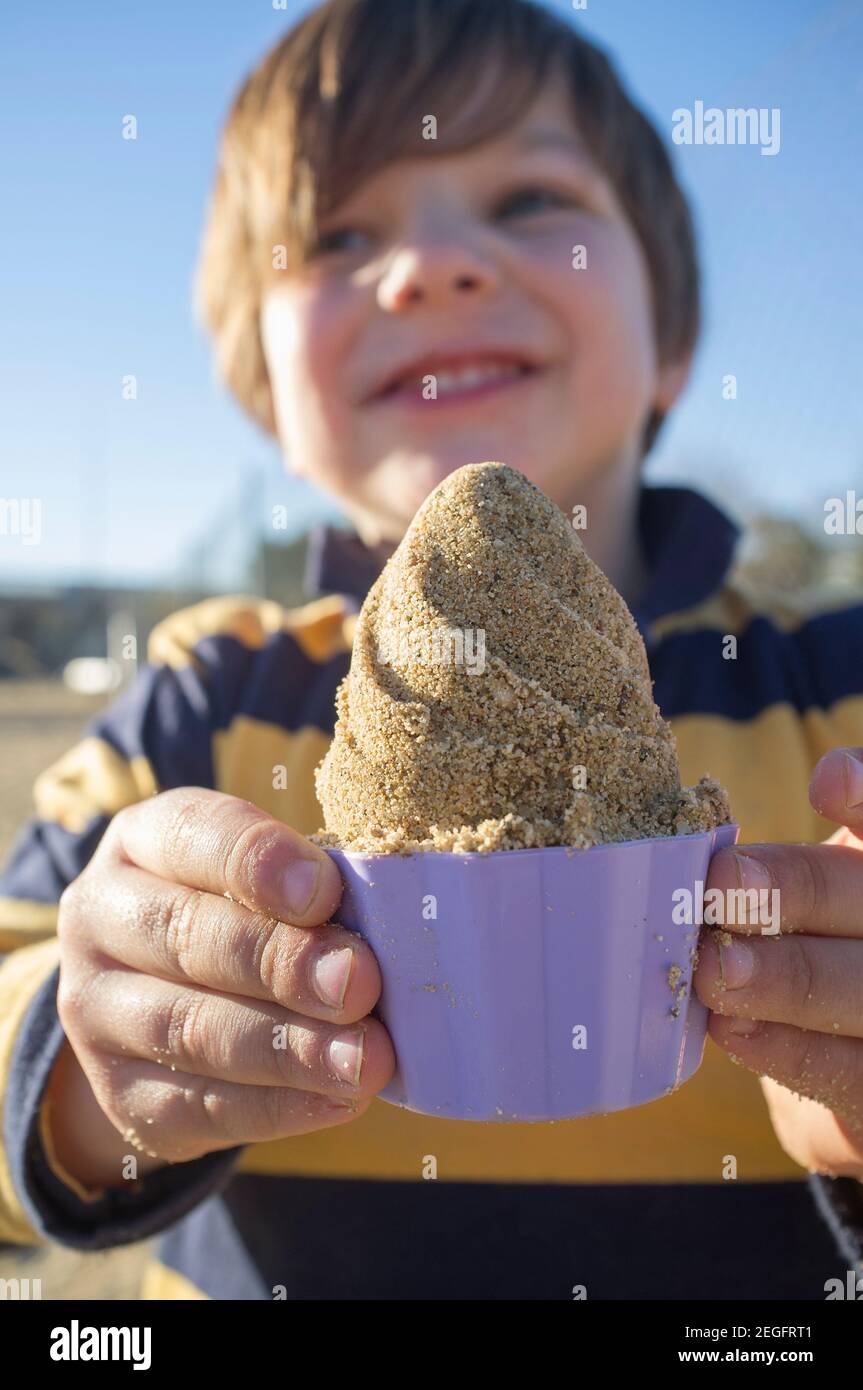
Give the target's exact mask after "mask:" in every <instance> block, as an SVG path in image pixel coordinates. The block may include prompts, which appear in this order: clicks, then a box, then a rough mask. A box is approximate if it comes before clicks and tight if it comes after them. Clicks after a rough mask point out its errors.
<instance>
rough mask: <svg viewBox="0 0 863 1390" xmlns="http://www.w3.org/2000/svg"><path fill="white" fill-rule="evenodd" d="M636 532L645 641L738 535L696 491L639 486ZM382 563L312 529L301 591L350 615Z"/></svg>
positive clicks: (345, 535) (687, 601) (351, 542)
mask: <svg viewBox="0 0 863 1390" xmlns="http://www.w3.org/2000/svg"><path fill="white" fill-rule="evenodd" d="M638 526H639V531H640V534H641V539H642V545H643V546H644V553H645V557H646V560H647V564H648V569H649V579H648V582H647V586H646V588H645V591H644V593H643V594H642V596H641V599H640V600H639V602H638V603H637V604H636V605H635V607H634V608H633V617H634V618H635V621H636V623H637V624H638V627H639V629H640V631H641V633H642V636H645V635H646V634H647V632H648V630H649V628H650V625H651V624H652V623H654V622H655V621H656V619H657V618H661V617H664V616H665V615H666V614H668V613H678V612H681V611H683V610H685V609H688V608H693V607H694V606H695V605H696V604H698V603H702V602H703V601H704V600H705V599H707V598H709V597H710V595H711V594H713V593H715V592H716V590H717V589H718V588H719V587H720V585H721V584H722V582H723V580H724V579H725V577H726V575H727V573H728V570H729V569H730V567H731V562H732V559H733V555H734V549H735V546H736V544H737V540H738V538H739V535H740V531H739V528H738V527H737V526H736V525H735V523H734V522H733V521H731V520H730V518H729V517H727V516H726V515H725V513H724V512H723V511H721V510H720V509H719V507H717V506H715V505H714V503H713V502H710V501H709V500H708V499H707V498H706V497H704V496H702V494H701V493H700V492H695V491H694V490H693V489H692V488H687V487H647V486H645V485H642V487H641V493H640V497H639V504H638ZM382 569H383V562H382V561H381V559H380V557H379V556H378V555H377V554H376V553H375V552H374V551H372V550H370V549H369V548H368V547H367V546H366V545H364V543H363V542H362V541H361V540H360V538H359V536H358V535H356V534H355V532H353V531H345V530H342V529H340V528H338V527H335V526H318V527H316V528H315V529H314V530H313V531H312V533H311V535H310V538H309V547H308V551H307V555H306V568H305V575H304V586H305V589H306V591H307V592H308V593H309V595H310V596H315V595H319V594H325V593H326V594H330V593H338V594H343V595H345V597H347V598H348V599H350V600H352V601H353V602H352V606H354V607H356V608H358V607H359V605H360V604H361V603H362V601H363V599H364V598H365V596H366V594H367V593H368V591H369V589H370V588H371V586H372V584H373V583H374V581H375V580H376V579H377V577H378V575H379V574H380V572H381V570H382Z"/></svg>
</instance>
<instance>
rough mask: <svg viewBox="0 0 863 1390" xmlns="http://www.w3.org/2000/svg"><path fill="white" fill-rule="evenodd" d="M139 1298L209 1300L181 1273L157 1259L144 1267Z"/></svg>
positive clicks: (164, 1300) (165, 1300)
mask: <svg viewBox="0 0 863 1390" xmlns="http://www.w3.org/2000/svg"><path fill="white" fill-rule="evenodd" d="M141 1298H142V1299H149V1300H151V1301H152V1300H160V1301H162V1302H168V1301H169V1300H172V1299H174V1300H176V1299H183V1300H186V1301H189V1300H193V1299H194V1300H198V1301H201V1302H204V1303H207V1302H209V1299H208V1298H207V1295H206V1294H205V1293H201V1290H200V1289H199V1288H196V1287H195V1285H194V1284H193V1283H192V1282H191V1280H190V1279H185V1278H184V1277H183V1275H182V1274H178V1273H177V1271H176V1270H175V1269H169V1268H168V1266H167V1265H163V1264H160V1263H159V1261H158V1260H151V1261H150V1263H149V1264H148V1265H147V1266H146V1268H145V1269H144V1277H143V1279H142V1281H141Z"/></svg>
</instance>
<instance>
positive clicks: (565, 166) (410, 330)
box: [261, 78, 685, 544]
mask: <svg viewBox="0 0 863 1390" xmlns="http://www.w3.org/2000/svg"><path fill="white" fill-rule="evenodd" d="M438 114H439V119H440V120H443V119H444V116H443V114H442V113H438ZM580 248H583V249H580ZM261 336H262V341H263V346H264V352H265V355H266V359H267V366H268V370H269V375H270V381H271V389H272V394H273V406H274V411H275V416H276V421H277V424H278V430H279V436H280V440H281V443H282V447H283V449H284V453H285V457H286V459H287V462H288V464H289V466H290V467H291V468H292V469H294V470H295V471H296V472H298V473H301V474H303V475H305V476H307V477H308V478H309V479H310V480H311V481H313V482H314V483H316V484H318V485H319V486H321V487H322V488H324V489H325V490H326V491H327V492H328V493H329V494H330V495H331V496H332V497H333V498H335V500H336V501H338V502H339V503H340V505H341V506H342V508H343V509H344V511H345V512H346V513H347V515H348V516H349V517H350V519H351V520H352V521H353V523H354V525H355V526H356V527H357V528H358V530H359V531H360V534H361V535H362V536H363V539H364V540H366V542H367V543H368V544H381V543H387V544H392V543H396V542H397V541H398V540H400V538H401V536H402V535H403V534H404V531H405V529H406V527H407V525H408V524H409V523H410V521H411V519H412V517H413V515H414V513H415V511H416V510H417V508H418V507H419V506H420V504H421V503H422V502H423V501H424V499H425V497H426V496H427V495H428V493H429V492H430V491H431V490H432V488H434V487H435V486H436V485H437V483H439V482H440V481H441V479H442V478H444V477H446V476H447V475H448V474H449V473H451V472H453V471H454V470H455V469H456V468H460V467H461V466H462V465H463V464H466V463H474V462H480V461H484V460H498V461H501V462H504V463H508V464H510V465H511V466H512V467H514V468H517V469H519V470H520V471H521V472H523V473H525V474H526V475H527V476H528V477H529V478H530V479H531V480H532V481H534V482H536V483H537V484H538V485H539V486H540V487H542V488H543V489H544V491H545V492H547V493H548V495H549V496H551V497H552V498H553V499H554V500H555V501H556V502H557V503H558V504H559V505H560V506H562V507H564V508H565V509H567V510H569V508H570V507H571V506H572V504H573V503H574V502H575V501H588V499H590V500H591V501H596V503H597V505H600V504H601V505H602V506H609V505H611V506H614V505H615V504H616V503H615V499H619V498H620V497H622V496H624V495H628V494H630V493H632V492H633V491H634V481H635V476H636V472H637V468H638V464H639V461H640V449H639V444H640V440H641V436H642V432H643V428H644V424H645V421H646V419H647V418H648V416H649V414H650V411H651V410H652V408H653V407H654V405H656V404H659V405H660V408H662V409H667V408H668V406H669V405H670V404H671V402H672V400H673V399H674V397H675V396H676V394H677V393H678V391H679V389H680V387H681V386H682V382H683V379H684V376H685V371H684V368H683V367H680V366H678V367H674V368H663V367H660V366H659V364H658V359H657V349H656V343H655V335H654V323H653V315H652V307H651V292H650V281H649V276H648V271H647V266H646V263H645V258H644V253H643V251H642V248H641V244H640V242H639V239H638V237H637V235H636V232H635V230H634V229H633V227H632V226H631V224H630V222H629V221H628V219H627V217H626V214H625V212H624V211H623V209H622V208H621V205H620V203H619V201H618V198H617V196H616V194H615V192H614V189H613V187H612V185H611V183H610V182H609V181H608V180H607V179H606V177H605V176H604V175H603V173H602V172H601V171H600V170H599V168H598V167H597V166H596V164H595V163H594V162H593V161H592V160H591V158H590V156H589V154H588V152H587V149H586V147H585V146H584V144H583V143H582V142H581V140H580V139H579V137H578V135H577V133H576V127H575V123H574V120H573V117H572V114H571V109H570V103H569V98H568V95H567V91H566V88H565V86H564V84H563V81H562V79H559V78H558V80H557V81H556V83H555V84H549V85H548V86H547V87H546V89H545V90H544V92H543V94H542V96H541V97H540V98H539V99H538V100H537V101H536V102H535V103H534V105H533V107H532V108H531V109H530V110H529V111H528V112H527V113H526V114H525V116H524V117H523V118H522V120H521V121H520V122H519V123H518V124H517V125H516V126H514V127H512V128H511V129H510V130H509V131H507V132H505V133H504V134H503V135H502V136H497V137H495V138H493V139H491V140H486V141H483V142H482V143H480V144H477V145H475V146H473V147H472V148H469V149H466V150H462V151H459V152H457V153H449V154H435V152H434V145H433V142H430V152H429V154H428V156H425V155H424V156H422V157H419V158H416V157H415V158H409V159H400V160H398V161H396V162H394V163H392V164H390V165H388V166H386V167H385V168H383V169H382V170H380V171H379V172H378V173H377V174H376V175H374V176H373V177H372V178H370V179H369V180H367V181H366V183H364V184H363V185H362V186H361V187H360V188H359V189H358V190H357V191H356V192H355V193H354V194H353V195H352V196H351V197H350V198H349V199H348V200H347V201H346V202H344V203H343V205H342V206H340V207H339V208H338V209H337V211H336V212H334V213H332V214H330V215H329V216H327V217H326V218H324V219H323V221H322V223H321V227H320V235H319V239H318V244H317V246H316V247H315V248H314V251H313V254H312V255H311V258H310V259H309V260H308V261H307V263H305V264H304V265H302V266H299V267H297V268H296V269H293V270H289V271H286V272H283V273H282V275H281V277H280V279H278V280H277V281H275V282H274V284H273V286H272V288H271V289H269V291H268V292H267V294H266V295H265V298H264V301H263V308H262V314H261Z"/></svg>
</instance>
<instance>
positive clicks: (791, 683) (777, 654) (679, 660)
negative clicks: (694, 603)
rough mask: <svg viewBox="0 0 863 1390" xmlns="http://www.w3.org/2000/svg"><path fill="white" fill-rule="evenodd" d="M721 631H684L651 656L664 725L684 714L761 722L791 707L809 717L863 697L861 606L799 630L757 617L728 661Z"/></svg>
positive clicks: (815, 620) (818, 619) (739, 637)
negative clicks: (771, 710) (777, 708)
mask: <svg viewBox="0 0 863 1390" xmlns="http://www.w3.org/2000/svg"><path fill="white" fill-rule="evenodd" d="M723 636H724V634H723V633H721V632H720V631H718V629H713V630H709V629H700V630H698V631H696V632H678V633H672V634H671V635H670V636H668V637H665V638H661V639H660V640H659V641H658V642H657V643H656V644H655V645H654V646H653V647H652V649H651V651H650V667H651V673H652V675H653V678H654V682H655V684H654V692H653V693H654V699H655V700H656V703H657V704H658V705H659V708H660V710H661V712H662V714H663V716H664V717H665V718H666V719H673V718H675V717H676V716H679V715H684V714H715V715H724V716H725V717H726V718H728V719H736V720H748V719H753V718H755V716H756V715H758V714H760V713H761V712H762V711H763V710H765V709H767V708H768V707H769V706H770V705H775V704H779V703H786V704H790V705H792V706H793V708H794V709H796V710H797V711H798V713H800V714H803V713H804V712H805V711H806V710H808V709H812V708H819V709H826V708H829V706H830V705H832V704H835V702H836V701H837V700H841V699H844V698H845V697H846V696H849V695H860V694H863V605H856V606H854V607H851V608H845V609H841V610H839V611H838V612H835V613H825V614H822V615H820V616H818V617H816V618H813V619H810V620H809V621H808V622H806V623H805V624H804V625H803V626H801V627H800V628H798V629H797V630H796V631H793V632H781V631H780V630H779V629H778V628H776V627H774V626H773V624H772V623H771V622H770V621H769V619H767V618H764V617H757V618H755V619H754V620H753V621H752V622H751V623H750V624H749V626H748V627H747V628H746V630H745V631H744V632H743V633H739V634H737V657H736V659H734V660H725V659H723V655H722V651H723Z"/></svg>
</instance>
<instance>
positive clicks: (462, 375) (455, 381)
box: [416, 363, 521, 391]
mask: <svg viewBox="0 0 863 1390" xmlns="http://www.w3.org/2000/svg"><path fill="white" fill-rule="evenodd" d="M426 375H428V376H434V377H435V379H436V381H437V389H438V391H464V390H466V389H469V388H470V387H472V386H484V385H485V383H486V382H488V381H499V380H502V379H504V378H506V377H513V376H520V375H521V368H520V367H518V366H516V365H515V364H514V363H513V364H512V365H506V366H505V365H502V364H501V365H500V366H491V365H489V366H484V367H479V366H477V367H458V368H450V369H448V370H446V371H439V372H429V373H427V374H426ZM424 382H425V377H424V376H423V377H417V379H416V384H417V385H419V386H420V387H422V386H423V384H424Z"/></svg>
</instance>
